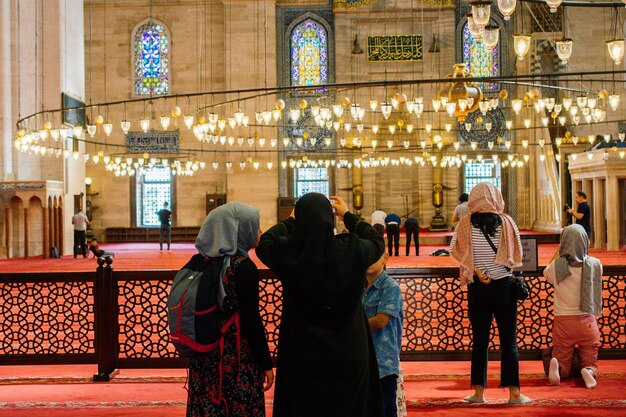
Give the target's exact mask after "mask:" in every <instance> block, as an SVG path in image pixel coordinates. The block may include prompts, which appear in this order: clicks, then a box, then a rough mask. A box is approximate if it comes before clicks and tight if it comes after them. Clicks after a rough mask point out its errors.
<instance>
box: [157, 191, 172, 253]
mask: <svg viewBox="0 0 626 417" xmlns="http://www.w3.org/2000/svg"><path fill="white" fill-rule="evenodd" d="M167 207H168V203H167V201H166V202H165V203H163V208H162V209H161V210H159V211H158V213H157V214H158V216H159V222H161V229H160V230H159V246H160V247H161V250H163V241H164V240H165V241H166V242H167V250H170V243H171V242H172V226H171V225H170V221H171V220H172V212H171V211H169V210H168V209H167Z"/></svg>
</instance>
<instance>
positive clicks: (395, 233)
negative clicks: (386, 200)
mask: <svg viewBox="0 0 626 417" xmlns="http://www.w3.org/2000/svg"><path fill="white" fill-rule="evenodd" d="M385 226H387V249H388V252H389V256H393V253H395V254H396V256H399V254H398V252H399V251H400V216H398V215H397V214H395V213H389V214H388V215H387V217H385ZM392 249H395V251H394V252H393V253H392Z"/></svg>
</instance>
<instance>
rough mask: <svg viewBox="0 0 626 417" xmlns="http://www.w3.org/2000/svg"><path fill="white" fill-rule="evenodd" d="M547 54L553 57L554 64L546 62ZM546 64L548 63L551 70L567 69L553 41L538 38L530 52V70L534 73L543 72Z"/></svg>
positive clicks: (560, 70)
mask: <svg viewBox="0 0 626 417" xmlns="http://www.w3.org/2000/svg"><path fill="white" fill-rule="evenodd" d="M546 56H549V57H551V58H552V65H550V64H549V63H546V62H545V57H546ZM546 64H548V65H547V66H548V69H549V70H550V72H562V71H563V70H565V64H563V61H561V60H560V59H559V57H558V55H557V54H556V51H555V50H554V47H553V46H552V42H551V41H550V40H548V39H538V40H536V41H535V44H534V48H533V49H532V51H531V54H530V72H531V73H532V74H542V73H544V69H545V68H546ZM550 67H551V68H550Z"/></svg>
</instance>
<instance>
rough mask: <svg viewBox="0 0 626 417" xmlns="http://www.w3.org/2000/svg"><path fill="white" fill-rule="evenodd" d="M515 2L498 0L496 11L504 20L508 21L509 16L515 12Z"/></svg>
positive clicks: (513, 0)
mask: <svg viewBox="0 0 626 417" xmlns="http://www.w3.org/2000/svg"><path fill="white" fill-rule="evenodd" d="M516 4H517V0H498V9H500V13H502V16H504V20H510V19H511V15H512V14H513V12H514V11H515V6H516Z"/></svg>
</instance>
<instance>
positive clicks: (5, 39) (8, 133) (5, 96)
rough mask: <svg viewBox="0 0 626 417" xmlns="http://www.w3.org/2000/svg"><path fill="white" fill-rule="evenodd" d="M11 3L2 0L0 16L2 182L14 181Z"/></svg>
mask: <svg viewBox="0 0 626 417" xmlns="http://www.w3.org/2000/svg"><path fill="white" fill-rule="evenodd" d="M11 3H12V0H2V9H1V10H0V16H2V17H1V19H2V21H1V23H0V25H1V26H2V41H1V42H2V60H1V61H2V75H1V76H0V81H1V82H2V124H1V125H2V133H1V135H2V136H1V137H2V165H3V170H4V172H3V173H2V177H0V178H3V181H14V175H13V94H12V91H11V89H12V88H13V81H12V77H11V75H12V74H11V66H12V64H13V59H12V58H11V42H12V37H11V17H12V14H11Z"/></svg>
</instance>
